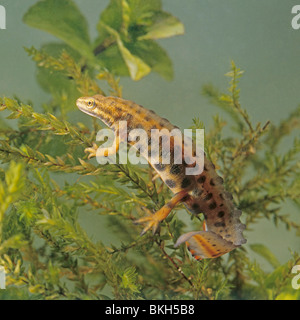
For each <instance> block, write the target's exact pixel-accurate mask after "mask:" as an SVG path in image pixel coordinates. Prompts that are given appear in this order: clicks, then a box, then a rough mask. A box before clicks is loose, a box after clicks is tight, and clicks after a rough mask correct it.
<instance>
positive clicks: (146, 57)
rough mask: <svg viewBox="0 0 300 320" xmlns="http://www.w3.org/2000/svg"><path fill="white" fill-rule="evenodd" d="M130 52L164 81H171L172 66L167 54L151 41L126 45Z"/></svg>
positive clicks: (172, 74)
mask: <svg viewBox="0 0 300 320" xmlns="http://www.w3.org/2000/svg"><path fill="white" fill-rule="evenodd" d="M128 48H129V50H130V52H131V53H132V54H134V55H136V56H138V57H140V58H141V59H143V61H145V62H146V63H147V65H149V66H150V67H151V68H152V70H153V71H155V72H157V73H158V74H160V75H161V76H162V77H163V78H165V79H166V80H172V79H173V76H174V73H173V64H172V61H171V59H170V58H169V56H168V54H167V52H166V51H165V50H164V49H163V48H162V47H161V46H160V45H159V44H157V43H156V42H155V41H153V40H143V41H138V42H135V43H134V44H132V45H130V46H129V45H128Z"/></svg>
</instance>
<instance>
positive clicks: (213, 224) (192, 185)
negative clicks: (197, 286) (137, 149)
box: [76, 95, 246, 259]
mask: <svg viewBox="0 0 300 320" xmlns="http://www.w3.org/2000/svg"><path fill="white" fill-rule="evenodd" d="M76 104H77V106H78V108H79V109H80V110H81V111H83V112H85V113H87V114H89V115H91V116H93V117H97V118H99V119H100V120H102V121H103V122H104V123H105V124H106V125H107V126H109V127H110V128H112V129H113V130H114V131H115V136H116V140H117V141H118V142H119V141H127V140H126V138H127V137H120V136H119V131H118V123H119V121H127V133H129V132H130V130H132V129H138V128H142V129H144V130H145V131H146V132H147V140H146V141H139V143H142V144H144V146H145V148H144V149H145V150H146V151H144V152H141V154H142V156H144V157H145V158H146V159H147V160H148V162H149V163H150V165H151V166H152V167H153V169H154V170H155V171H156V172H157V173H158V175H159V176H160V177H161V179H162V180H163V181H164V183H165V184H166V185H167V186H168V188H170V189H171V191H172V192H173V193H174V197H173V198H172V200H171V201H170V202H169V203H167V205H165V206H164V207H163V208H162V209H161V210H159V211H158V212H156V213H155V214H154V215H152V218H151V217H146V218H147V219H146V218H141V219H139V220H138V221H137V222H138V223H145V222H146V223H147V225H146V227H145V228H144V230H143V233H145V232H146V231H147V230H149V229H151V228H152V229H153V231H154V232H155V231H156V229H157V227H158V224H159V222H161V221H163V219H165V218H166V216H167V215H168V214H169V213H170V211H171V210H172V208H174V207H175V206H176V205H177V204H178V203H180V202H182V203H184V205H185V206H186V208H187V209H188V210H189V211H191V212H192V213H193V214H199V213H203V214H204V218H205V222H206V231H199V232H196V233H188V235H189V236H190V237H189V238H188V239H186V241H185V242H186V243H187V245H188V247H189V249H190V252H191V253H192V254H193V255H194V256H195V258H196V259H198V258H199V259H202V258H215V257H219V256H221V255H222V254H225V253H227V252H229V251H231V250H233V249H234V248H236V247H239V246H240V245H242V244H244V243H245V242H246V240H245V239H244V237H243V234H242V232H243V230H244V229H245V225H244V224H242V223H241V222H240V219H239V218H240V215H241V211H240V210H238V209H236V208H235V207H234V204H233V202H232V200H233V198H232V195H231V194H230V193H229V192H227V191H226V190H225V189H224V187H223V179H222V178H221V177H219V176H218V175H217V173H216V171H215V167H214V165H213V164H212V163H211V162H210V161H209V160H208V159H207V157H206V156H205V155H204V163H202V165H203V171H202V172H201V173H200V174H198V175H186V173H185V172H186V169H187V168H189V167H190V168H192V167H195V165H196V163H192V164H188V163H190V161H188V160H187V159H186V158H185V161H186V162H184V161H183V163H182V164H177V161H176V163H174V162H175V155H176V154H178V153H176V151H177V150H179V151H178V152H179V154H180V155H183V152H184V148H188V147H187V146H186V145H184V144H183V143H182V141H178V140H176V139H175V138H173V136H171V135H169V136H168V138H170V163H169V164H165V163H164V162H163V161H162V159H163V158H162V157H163V156H165V155H166V154H164V153H167V152H166V151H165V150H161V148H160V151H159V155H157V154H156V155H155V154H154V155H153V153H152V149H153V148H151V144H152V143H153V141H152V140H153V139H154V138H155V135H151V130H152V129H158V130H160V131H161V130H163V129H167V132H170V131H172V130H173V129H178V128H177V127H175V126H174V125H172V124H171V123H170V122H169V121H168V120H167V119H165V118H161V117H159V116H158V115H157V114H156V113H155V112H153V111H152V110H148V109H145V108H143V107H142V106H140V105H138V104H136V103H134V102H132V101H128V100H124V99H121V98H116V97H104V96H102V95H95V96H93V97H82V98H79V99H78V100H77V102H76ZM164 134H166V135H168V133H164ZM156 138H157V137H156ZM161 139H163V135H162V136H161V137H160V138H159V140H161ZM128 143H130V144H132V145H134V144H135V143H136V142H135V141H134V142H128ZM115 145H116V143H115ZM95 147H96V146H95ZM90 149H91V148H90ZM90 149H89V150H88V151H89V152H90V153H91V154H92V155H95V154H94V153H92V150H90ZM180 152H181V153H180ZM106 155H107V154H106ZM151 156H152V157H155V156H156V159H157V157H158V160H159V162H158V163H156V164H152V162H151V161H150V160H152V158H151ZM162 212H163V214H162ZM185 235H187V234H185ZM185 235H183V236H185ZM183 236H182V237H183ZM183 238H184V237H183ZM213 242H214V243H213ZM177 243H182V242H178V241H177Z"/></svg>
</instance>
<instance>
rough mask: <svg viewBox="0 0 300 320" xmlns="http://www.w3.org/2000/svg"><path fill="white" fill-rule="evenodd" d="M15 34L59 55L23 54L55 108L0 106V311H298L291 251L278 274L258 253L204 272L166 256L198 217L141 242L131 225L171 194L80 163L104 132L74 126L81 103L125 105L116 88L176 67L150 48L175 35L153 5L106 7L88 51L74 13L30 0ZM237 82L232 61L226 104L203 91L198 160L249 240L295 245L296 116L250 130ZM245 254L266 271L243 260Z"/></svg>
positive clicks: (167, 225) (65, 4)
mask: <svg viewBox="0 0 300 320" xmlns="http://www.w3.org/2000/svg"><path fill="white" fill-rule="evenodd" d="M49 10H50V11H49ZM49 12H55V13H56V14H55V15H51V14H49ZM24 22H25V23H27V24H28V25H30V26H32V27H36V28H39V29H41V30H44V31H47V32H49V33H51V34H53V35H55V36H56V37H57V38H59V39H60V40H62V42H57V43H49V44H46V45H44V46H43V47H42V48H39V49H37V48H34V47H32V48H26V51H27V52H28V55H29V56H30V57H31V58H32V59H33V60H34V61H35V62H36V64H37V67H38V73H37V79H38V82H39V83H40V84H41V86H42V88H44V89H45V90H47V91H48V92H50V93H51V95H52V100H51V101H50V102H48V103H45V104H43V105H42V106H41V107H40V108H38V107H35V106H33V105H32V104H31V103H26V102H22V101H20V100H19V99H18V98H16V97H15V98H8V97H2V98H0V110H1V114H2V116H1V118H0V124H1V128H0V160H1V163H2V165H1V169H0V265H2V266H4V267H5V270H6V287H7V288H6V290H2V291H1V292H0V298H1V299H5V298H7V299H9V298H14V299H29V298H31V299H32V298H36V299H62V298H64V299H75V298H79V299H106V298H112V299H240V298H243V299H280V298H294V299H299V298H300V293H299V292H300V291H299V290H298V291H297V290H294V289H293V288H292V286H291V279H292V277H293V274H292V273H291V270H292V267H293V266H294V265H297V264H300V257H299V254H298V253H296V252H291V258H290V260H289V261H288V262H286V263H285V264H283V265H281V264H280V263H279V262H278V260H277V258H276V257H275V255H274V254H273V253H272V252H271V251H270V250H269V249H268V248H267V247H266V246H265V245H264V244H263V243H260V244H256V245H252V246H251V247H246V246H243V247H241V248H238V249H236V250H234V251H232V252H230V253H229V254H228V255H225V256H223V257H220V258H217V259H212V260H202V261H200V262H198V261H196V260H194V259H193V258H192V257H191V256H190V255H189V253H188V252H187V250H186V248H185V247H184V246H181V247H179V248H177V249H175V248H174V243H175V242H176V240H177V239H178V237H179V235H181V234H182V233H184V232H186V228H185V225H186V224H187V223H191V224H192V225H193V228H194V230H197V229H201V226H202V218H201V215H200V216H199V217H196V216H193V215H191V214H190V213H188V212H187V211H186V213H185V215H186V216H188V215H189V216H190V219H191V221H183V220H182V219H181V217H179V216H178V215H177V214H176V212H178V211H179V210H181V211H185V209H184V207H183V206H179V207H178V208H176V209H175V210H173V213H172V214H171V215H170V216H169V217H168V218H167V219H166V221H165V222H163V223H162V225H161V228H160V232H159V233H157V234H155V235H152V234H151V233H147V234H146V235H144V236H142V237H140V236H139V232H140V231H141V230H140V226H136V225H135V224H133V220H135V219H137V218H139V217H141V216H143V215H144V214H145V211H149V212H155V211H156V210H157V209H158V208H160V207H161V206H162V205H163V204H164V203H165V202H166V201H168V200H169V199H170V198H171V194H170V192H169V190H168V188H167V187H166V186H165V185H164V184H163V183H162V181H161V180H160V179H152V178H153V171H152V169H151V168H150V166H149V167H148V166H132V165H130V164H128V165H121V164H115V165H113V164H107V165H99V164H97V163H96V162H95V161H92V160H88V159H87V156H86V155H85V153H84V149H85V148H87V147H91V146H92V145H93V142H94V141H95V137H96V134H97V131H98V130H99V129H100V128H101V126H102V124H101V123H100V122H98V121H95V120H92V119H91V121H90V125H84V124H83V123H74V121H72V119H71V117H70V116H69V114H70V111H71V110H72V108H76V107H75V101H76V99H77V98H78V97H79V96H81V95H93V94H96V93H101V94H112V95H115V96H122V87H121V86H120V78H119V77H121V76H123V77H124V76H129V77H130V78H131V79H132V80H134V81H138V80H139V79H141V78H142V77H145V76H147V75H148V74H149V73H150V72H152V71H154V72H157V73H158V74H160V75H161V76H162V77H164V78H166V79H171V78H172V77H173V69H172V63H171V61H170V59H169V57H168V55H167V53H166V52H165V50H164V49H163V48H162V47H160V45H159V44H158V43H157V42H156V41H155V40H156V39H160V38H166V37H170V36H174V35H178V34H182V33H183V31H184V28H183V25H182V23H181V22H180V21H179V20H178V19H177V18H175V17H174V16H172V15H171V14H169V13H166V12H164V11H163V10H162V7H161V1H160V0H151V1H150V0H147V1H143V0H111V1H110V3H109V6H108V7H107V8H106V9H105V10H104V11H103V12H102V13H101V16H100V20H99V23H98V26H97V28H98V32H99V36H98V38H97V39H95V40H94V41H91V40H90V37H89V35H88V31H87V23H86V19H85V17H84V16H83V15H82V14H81V12H80V11H79V9H78V8H77V7H76V6H75V4H74V3H73V2H72V1H71V0H45V1H39V2H37V3H36V4H35V5H34V6H33V7H31V8H30V9H29V10H28V12H27V13H26V14H25V16H24ZM242 74H243V72H242V71H241V70H240V69H239V68H238V67H237V66H236V65H235V64H234V62H232V65H231V70H230V72H229V73H228V74H226V76H227V77H228V78H229V88H228V92H226V93H222V92H219V91H218V89H216V88H215V87H214V86H212V85H207V86H205V87H204V88H203V94H204V95H205V96H207V97H208V99H209V100H210V102H212V103H213V104H214V105H216V106H217V107H219V108H220V111H221V112H220V115H216V116H215V117H214V119H213V120H214V121H213V126H212V127H210V128H205V134H206V141H205V145H206V153H207V155H208V156H209V158H210V159H211V160H212V161H213V163H214V164H215V165H216V169H217V170H218V172H219V174H220V175H221V176H222V177H223V178H224V183H225V186H226V188H227V189H228V190H229V191H230V192H232V194H233V196H234V202H235V204H236V205H237V206H238V207H239V208H240V209H241V210H242V211H243V215H242V219H243V222H244V223H245V224H246V226H247V229H246V235H247V238H251V229H253V228H255V225H256V224H257V223H258V222H259V221H261V220H266V221H267V222H268V223H273V224H275V225H277V224H283V225H285V226H286V228H287V229H289V230H291V231H292V230H296V232H297V234H298V235H299V234H300V225H299V224H298V223H296V222H295V221H294V220H293V219H291V218H290V217H289V216H288V215H287V214H283V213H282V212H283V210H284V209H285V202H286V201H287V199H290V200H291V201H292V202H294V204H295V205H296V206H298V207H299V205H300V203H299V199H300V184H299V182H300V180H299V177H300V174H299V162H297V157H299V151H300V144H299V140H298V139H297V138H295V139H294V141H293V144H292V146H291V147H290V149H288V150H287V151H285V152H284V153H283V152H282V151H281V152H280V151H279V150H280V143H281V141H282V140H283V139H287V138H289V137H290V138H289V139H291V136H292V132H293V130H299V126H300V125H299V123H300V122H299V121H300V119H299V118H300V108H299V107H298V108H297V109H296V110H295V111H294V112H293V113H292V114H291V115H288V116H287V117H286V119H283V120H282V121H281V122H280V123H279V124H278V125H274V124H272V123H269V122H267V123H264V124H260V123H257V124H255V123H253V122H252V121H251V119H250V117H249V115H248V114H247V111H246V109H245V108H243V106H242V105H241V103H240V90H239V81H240V78H241V77H242ZM107 88H108V89H107ZM202 108H203V107H202ZM199 113H201V112H200V107H199ZM5 117H6V118H5ZM200 119H201V118H198V117H197V115H195V119H194V120H193V121H192V120H191V127H192V128H203V127H204V126H203V123H202V122H201V121H200ZM224 119H226V121H225V120H224ZM91 214H92V215H93V217H94V219H96V220H97V221H98V223H99V221H100V222H101V223H103V224H105V228H104V227H103V230H101V231H100V230H99V233H100V232H101V237H100V238H101V239H100V240H98V241H95V240H94V239H93V238H92V237H91V236H90V235H89V233H88V231H87V230H86V229H85V223H84V221H85V217H86V216H90V215H91ZM111 243H113V244H111ZM249 250H253V251H254V252H256V253H258V254H260V255H261V256H262V257H263V258H264V259H266V260H267V261H268V262H269V264H270V266H271V270H270V271H264V270H263V269H262V268H261V267H260V265H259V264H258V263H257V262H255V261H252V260H251V258H250V257H249Z"/></svg>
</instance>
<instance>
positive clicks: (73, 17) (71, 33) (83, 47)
mask: <svg viewBox="0 0 300 320" xmlns="http://www.w3.org/2000/svg"><path fill="white" fill-rule="evenodd" d="M23 21H24V22H25V23H26V24H28V25H29V26H31V27H34V28H37V29H40V30H43V31H46V32H49V33H50V34H52V35H54V36H56V37H58V38H60V39H61V40H63V41H65V42H66V43H67V44H68V45H69V46H70V47H71V48H73V49H75V50H76V51H78V52H79V53H80V54H81V55H83V56H86V57H87V58H92V51H91V46H90V39H89V35H88V26H87V22H86V20H85V17H84V16H83V15H82V14H81V12H80V11H79V9H78V8H77V6H76V5H75V4H74V3H73V1H71V0H43V1H39V2H37V3H36V4H35V5H33V6H32V7H31V8H29V10H28V11H27V12H26V14H25V15H24V17H23Z"/></svg>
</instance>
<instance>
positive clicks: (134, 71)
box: [103, 25, 151, 81]
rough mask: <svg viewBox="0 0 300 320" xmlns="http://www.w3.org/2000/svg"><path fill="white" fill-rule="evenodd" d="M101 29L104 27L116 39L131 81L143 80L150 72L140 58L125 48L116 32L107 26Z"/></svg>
mask: <svg viewBox="0 0 300 320" xmlns="http://www.w3.org/2000/svg"><path fill="white" fill-rule="evenodd" d="M103 27H105V29H106V30H107V31H108V32H109V33H110V35H112V36H113V37H114V38H115V39H116V42H117V45H118V48H119V50H120V53H121V55H122V57H123V59H124V61H125V63H126V66H127V68H128V71H129V74H130V77H131V78H132V79H133V80H136V81H137V80H140V79H141V78H143V77H144V76H146V75H147V74H148V73H150V72H151V68H150V67H149V66H148V65H147V64H146V63H145V62H144V61H143V60H142V59H141V58H139V57H138V56H135V55H134V54H132V53H131V52H130V51H129V49H128V48H126V46H125V45H124V43H123V41H122V39H121V36H120V34H119V33H118V32H117V31H115V30H114V29H112V28H110V27H109V26H107V25H103Z"/></svg>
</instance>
